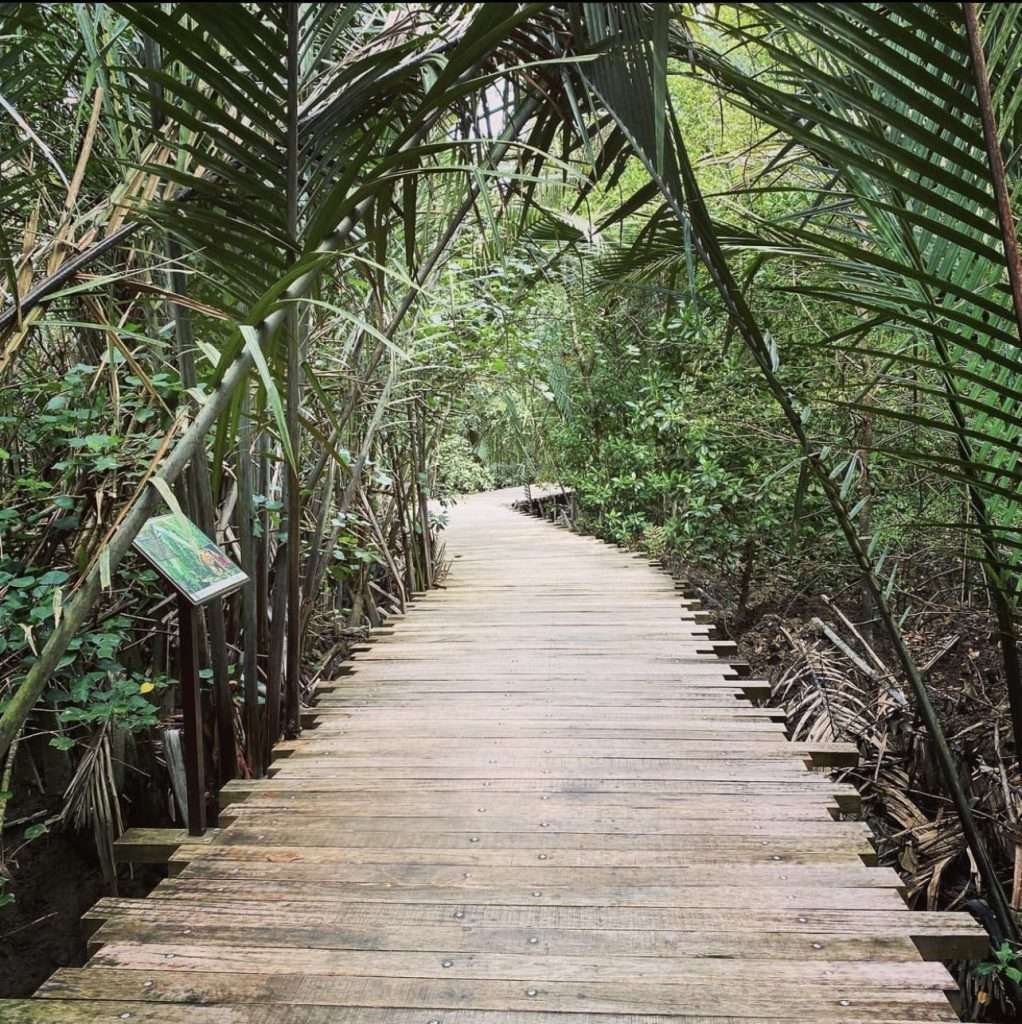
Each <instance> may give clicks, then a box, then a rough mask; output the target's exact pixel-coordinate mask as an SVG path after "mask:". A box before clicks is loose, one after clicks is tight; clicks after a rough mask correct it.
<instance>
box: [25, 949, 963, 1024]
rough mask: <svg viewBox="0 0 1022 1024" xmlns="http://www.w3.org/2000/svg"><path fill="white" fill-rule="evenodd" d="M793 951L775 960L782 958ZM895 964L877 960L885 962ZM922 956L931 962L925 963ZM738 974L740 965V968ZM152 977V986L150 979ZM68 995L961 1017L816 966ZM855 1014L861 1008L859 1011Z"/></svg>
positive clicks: (187, 983) (102, 976)
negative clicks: (736, 973)
mask: <svg viewBox="0 0 1022 1024" xmlns="http://www.w3.org/2000/svg"><path fill="white" fill-rule="evenodd" d="M783 962H784V961H775V962H772V964H771V966H776V964H778V963H783ZM884 966H886V965H885V964H884V963H882V962H877V963H875V964H873V965H872V967H873V968H874V969H875V970H876V971H877V972H878V974H879V972H881V971H882V969H883V968H884ZM918 966H926V965H923V964H920V965H918ZM732 977H733V975H732ZM146 981H148V982H150V983H151V984H150V986H149V988H148V989H144V988H143V985H144V984H145V982H146ZM51 994H52V995H55V996H56V997H57V998H60V999H70V998H82V999H90V1000H94V999H98V998H106V999H131V998H144V999H145V1000H146V1001H150V1002H170V1003H189V1004H191V1003H198V1004H200V1005H206V1006H208V1005H211V1004H218V1003H228V1004H231V1003H267V1004H271V1005H277V1004H282V1005H285V1006H329V1007H343V1006H373V1007H380V1008H389V1007H394V1006H404V1007H418V1008H420V1009H422V1010H430V1009H432V1008H434V1007H444V1008H446V1007H448V1006H451V1005H453V1006H457V1007H460V1008H468V1009H478V1010H496V1011H501V1010H519V1011H529V1010H531V1009H532V1008H533V1007H535V1006H540V1005H541V1006H542V1007H543V1009H544V1010H547V1011H554V1012H563V1011H571V1012H575V1013H578V1012H585V1013H617V1012H620V1010H621V1008H622V1006H627V1007H628V1009H629V1011H630V1012H631V1013H638V1014H650V1013H652V1014H680V1013H685V1014H690V1015H697V1014H705V1015H711V1016H713V1015H715V1016H718V1017H721V1016H728V1015H738V1016H742V1017H749V1016H757V1017H759V1016H780V1017H784V1016H790V1015H792V1013H793V1012H798V1010H799V1008H800V1007H801V1009H802V1011H803V1012H804V1011H805V1010H807V1009H808V1008H809V1007H810V1006H811V1007H812V1008H813V1010H814V1013H815V1016H816V1018H817V1020H821V1021H833V1020H842V1019H845V1020H847V1019H848V1015H847V1013H846V1012H845V1011H846V1009H847V1008H848V1007H850V1006H852V1005H853V1002H854V1006H855V1008H856V1012H857V1013H858V1014H860V1015H865V1014H869V1015H871V1016H873V1017H875V1018H876V1017H879V1018H881V1019H882V1018H883V1017H885V1016H887V1017H898V1016H904V1015H906V1014H910V1015H911V1016H912V1017H914V1018H915V1019H916V1020H928V1021H935V1020H944V1021H954V1020H957V1019H958V1018H957V1015H956V1014H955V1013H954V1011H953V1010H952V1009H951V1007H950V1004H949V1003H948V1002H947V999H946V998H945V996H944V992H943V988H942V987H941V985H940V984H938V983H935V982H934V981H932V980H931V979H929V978H928V977H926V978H925V979H923V980H921V982H920V984H919V985H918V986H911V987H910V986H906V985H904V984H900V983H899V984H892V985H890V986H887V985H884V984H883V982H882V977H878V979H877V982H876V983H871V984H864V983H863V982H862V981H860V980H858V979H854V980H853V979H849V980H847V981H843V982H842V981H839V980H837V979H832V978H830V977H827V976H823V977H820V976H817V977H816V978H814V979H813V980H812V981H809V980H807V979H806V977H805V972H804V971H801V970H798V971H796V972H795V976H794V977H793V978H791V980H787V981H785V980H781V979H779V978H773V979H772V980H771V982H770V984H769V985H766V986H756V985H754V984H752V983H746V984H743V985H741V986H736V985H728V984H721V983H720V981H719V979H718V980H716V982H715V980H714V979H713V978H712V976H711V977H708V978H698V979H694V980H692V981H691V982H688V983H684V984H672V985H657V984H652V983H636V982H632V983H620V984H619V983H607V982H599V981H589V982H587V983H585V984H584V985H581V984H578V983H573V982H555V981H544V980H543V979H542V975H541V974H540V975H539V976H537V977H535V978H532V977H529V978H518V979H514V980H499V981H489V980H485V981H477V980H474V979H470V978H459V977H457V976H456V975H455V974H453V973H449V974H448V975H447V976H445V977H441V978H417V977H416V978H402V977H371V978H358V977H347V976H318V975H306V974H284V975H278V974H263V975H250V974H236V973H235V974H229V973H226V972H202V971H174V970H172V969H168V968H164V969H162V970H159V971H155V970H154V971H137V970H130V969H123V970H122V969H108V968H102V967H93V968H88V969H75V968H63V969H61V970H59V971H57V972H56V973H55V974H54V976H53V977H52V978H51V979H50V980H49V981H47V982H46V983H44V985H43V986H42V987H41V988H40V990H39V995H40V996H41V997H42V998H46V997H48V996H50V995H51ZM853 1019H854V1018H853Z"/></svg>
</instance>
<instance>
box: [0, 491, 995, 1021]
mask: <svg viewBox="0 0 1022 1024" xmlns="http://www.w3.org/2000/svg"><path fill="white" fill-rule="evenodd" d="M508 500H510V498H509V495H508V494H507V493H498V494H497V495H484V496H480V497H477V498H473V499H470V500H467V501H465V502H464V503H463V504H461V505H459V506H458V507H457V509H456V510H455V512H454V514H453V516H452V522H451V528H450V531H449V538H448V554H449V555H450V556H451V557H452V558H453V569H452V572H451V574H450V576H449V578H448V580H447V583H446V586H445V588H444V589H442V590H439V591H435V592H432V593H430V594H428V595H426V596H423V597H421V598H420V599H419V600H418V601H416V603H415V606H414V610H412V611H411V612H410V613H409V615H408V616H407V617H406V618H405V619H404V620H402V621H401V622H400V623H399V624H398V625H397V626H396V627H395V628H394V629H393V631H392V632H388V633H387V634H386V635H385V636H384V637H383V638H381V639H379V640H378V641H377V642H375V643H374V644H373V645H372V646H371V647H370V648H369V649H368V650H367V651H366V652H364V653H362V654H361V655H360V656H359V657H358V658H357V660H356V662H355V663H354V665H353V668H352V671H351V672H350V673H349V674H347V675H345V676H343V677H342V678H341V679H339V680H338V681H337V682H336V683H334V684H332V685H330V686H329V687H327V688H326V689H324V690H323V691H322V695H321V697H320V699H319V701H318V704H317V705H316V708H315V710H314V713H312V715H311V716H310V721H309V724H310V725H311V726H312V727H311V728H309V729H308V730H307V731H306V732H305V733H304V734H303V736H302V737H301V739H299V740H298V741H296V742H294V743H291V744H285V745H283V747H282V748H281V750H280V752H279V753H280V755H286V756H280V757H279V758H278V760H276V761H275V763H274V769H273V773H272V777H271V778H269V779H266V780H262V781H257V782H250V781H246V782H234V783H231V784H230V785H229V786H228V788H227V790H226V791H225V793H224V799H225V801H227V803H228V807H227V811H228V815H227V821H226V823H225V827H224V828H223V829H222V831H221V832H220V833H218V834H217V835H216V837H215V838H214V839H213V841H212V842H208V843H201V844H200V843H196V844H192V845H185V846H182V847H181V848H180V849H179V850H178V851H177V852H176V853H175V854H174V856H173V859H172V868H174V869H176V870H175V872H174V873H172V877H170V878H168V879H167V880H166V881H164V882H162V883H160V884H159V885H158V886H157V887H156V888H155V889H154V891H153V892H152V894H151V895H150V896H149V897H148V898H146V899H135V900H129V899H105V900H102V901H101V902H100V904H98V905H97V907H96V908H95V909H94V910H93V911H92V912H91V913H90V915H89V916H90V918H91V919H92V920H93V921H95V922H97V923H99V928H98V930H97V931H96V932H95V935H94V937H93V954H92V957H91V959H90V960H89V962H88V964H87V965H86V966H85V967H83V968H80V969H65V970H60V971H58V972H57V973H56V974H54V975H53V977H52V978H51V980H50V981H48V982H47V983H46V984H44V985H43V986H42V988H41V989H40V991H39V993H38V995H37V997H36V998H34V999H30V1000H23V1001H18V1002H8V1003H5V1004H0V1019H2V1020H3V1021H4V1022H11V1024H42V1022H47V1024H50V1022H55V1021H60V1022H65V1024H82V1022H86V1021H88V1022H94V1021H110V1022H113V1021H117V1020H130V1021H133V1022H153V1024H155V1022H160V1024H163V1022H167V1024H213V1022H216V1024H618V1022H621V1024H624V1022H628V1024H655V1022H659V1021H664V1022H667V1021H677V1022H680V1024H696V1022H702V1024H710V1022H714V1024H727V1022H737V1021H741V1022H744V1024H748V1022H750V1021H759V1022H774V1024H781V1022H785V1024H798V1022H802V1024H820V1022H830V1021H860V1022H864V1021H885V1022H898V1021H945V1020H946V1021H953V1020H957V1019H958V1017H957V1015H956V1014H955V1013H954V1011H953V1010H952V1007H951V1004H950V1003H949V1001H948V999H947V996H946V994H945V993H946V992H948V991H950V990H952V989H953V987H954V986H953V981H952V978H951V976H950V975H949V974H948V972H947V971H946V970H945V968H944V966H943V965H942V964H940V963H938V962H933V961H935V960H937V959H939V958H942V957H945V958H949V957H955V956H969V955H983V952H984V948H985V944H984V940H983V936H982V933H981V932H980V930H979V928H978V927H977V926H976V925H974V924H973V923H972V921H971V919H970V918H968V917H967V916H965V915H958V914H942V913H929V914H928V913H916V912H910V911H909V910H907V909H906V908H905V905H904V903H903V901H902V898H901V896H900V895H899V889H898V884H899V883H898V877H897V876H896V874H895V873H894V872H893V871H891V870H890V869H887V868H878V867H873V866H870V864H871V862H872V859H873V849H872V846H871V843H870V839H869V834H868V831H867V828H866V826H865V825H863V824H860V823H858V822H856V821H852V820H844V819H843V818H840V817H839V812H840V811H847V810H849V809H851V808H854V807H855V805H856V794H855V792H854V791H853V790H851V789H849V788H848V787H843V786H840V785H838V784H835V783H834V782H832V781H830V780H829V779H828V778H827V777H826V776H825V775H822V774H820V773H818V772H817V773H813V772H810V771H809V770H808V769H807V767H806V763H805V762H806V759H807V757H808V756H810V754H811V753H814V752H812V751H809V750H807V749H806V748H804V747H801V746H798V745H796V744H791V743H788V742H787V741H786V739H785V734H784V726H783V723H782V722H781V721H779V720H778V719H779V716H778V713H777V712H776V711H775V710H770V709H766V708H759V707H756V706H754V705H753V704H752V703H751V702H750V701H749V700H748V699H746V697H745V696H744V693H745V690H743V687H745V688H746V689H748V688H749V687H751V686H752V685H753V684H749V683H747V682H746V681H744V680H742V679H740V678H739V677H738V676H737V674H736V673H735V672H734V671H733V670H732V669H731V667H730V666H729V665H728V664H727V663H726V662H723V661H721V660H720V658H718V656H717V654H716V653H715V650H714V647H713V646H712V645H711V644H710V643H709V642H708V641H707V638H706V632H705V630H704V629H703V628H702V627H700V626H699V625H698V624H697V623H696V619H695V616H694V614H693V612H692V610H691V609H690V608H689V607H688V606H687V604H686V602H685V601H683V600H681V599H680V597H679V595H678V592H677V591H676V590H675V588H674V586H673V584H672V581H671V580H670V579H669V578H668V577H667V576H666V575H664V574H663V573H660V572H658V571H656V570H655V569H653V568H650V567H649V566H647V565H646V564H645V563H644V562H643V561H642V560H639V559H636V558H635V557H633V556H630V555H628V554H626V553H624V552H621V551H618V550H616V549H614V548H612V547H608V546H606V545H603V544H601V543H599V542H597V541H596V540H592V539H588V538H583V537H579V536H576V535H573V534H571V533H569V532H568V531H566V530H561V529H557V528H555V527H553V526H550V525H548V524H544V523H541V522H539V521H537V520H535V519H530V518H528V517H526V516H523V515H520V514H518V513H515V512H513V511H511V510H510V509H509V508H507V507H506V502H507V501H508ZM818 756H819V757H820V758H821V759H822V760H824V761H826V760H827V759H830V760H832V761H833V760H834V759H840V758H842V757H843V756H845V751H844V750H843V749H842V748H840V747H832V748H826V749H822V750H821V751H819V752H818ZM924 958H925V959H924ZM928 961H929V962H928Z"/></svg>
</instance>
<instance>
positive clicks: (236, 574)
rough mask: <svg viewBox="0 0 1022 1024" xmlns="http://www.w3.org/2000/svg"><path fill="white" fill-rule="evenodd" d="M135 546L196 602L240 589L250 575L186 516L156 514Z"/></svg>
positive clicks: (138, 537) (144, 528)
mask: <svg viewBox="0 0 1022 1024" xmlns="http://www.w3.org/2000/svg"><path fill="white" fill-rule="evenodd" d="M134 543H135V547H136V548H137V549H138V551H139V552H141V554H142V555H144V556H145V558H146V559H147V560H148V561H150V562H151V563H152V564H153V567H154V568H155V569H157V570H158V571H159V572H160V573H162V574H163V575H164V576H165V577H166V578H167V579H168V580H169V581H170V583H172V584H173V585H174V587H175V588H176V589H177V590H178V591H179V592H180V593H181V594H183V595H184V596H185V597H186V598H187V599H188V600H189V601H191V602H192V604H203V603H204V602H206V601H208V600H209V599H210V598H213V597H218V596H220V595H223V594H226V593H229V592H230V591H232V590H237V589H238V587H240V586H241V585H242V584H243V583H244V582H245V581H246V580H247V579H248V576H247V575H246V574H245V573H243V572H242V571H241V569H239V568H238V567H237V566H236V565H235V564H234V563H233V562H232V561H231V560H230V558H228V557H227V555H226V554H225V553H224V552H223V551H222V550H221V549H220V548H219V547H217V545H216V544H214V543H213V541H211V540H210V539H209V537H207V536H206V535H205V534H204V533H203V532H202V531H201V530H200V529H199V528H198V527H197V526H196V525H195V524H194V523H193V522H191V520H189V519H186V518H185V517H184V516H183V515H178V514H171V515H165V516H154V517H153V518H152V519H150V520H149V521H148V522H147V523H146V524H145V526H143V527H142V529H141V530H139V533H138V536H137V537H136V538H135V542H134Z"/></svg>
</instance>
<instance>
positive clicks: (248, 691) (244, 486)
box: [235, 386, 263, 779]
mask: <svg viewBox="0 0 1022 1024" xmlns="http://www.w3.org/2000/svg"><path fill="white" fill-rule="evenodd" d="M250 403H251V396H250V394H249V389H248V387H247V386H246V387H245V388H244V390H243V392H242V396H241V409H240V413H239V417H238V505H237V509H236V512H235V515H236V516H237V523H238V541H239V544H240V546H241V567H242V569H244V570H245V572H246V573H247V574H248V582H247V583H246V584H245V586H244V587H243V588H242V592H241V616H242V627H241V631H242V682H243V687H244V690H243V692H244V694H245V759H246V761H247V762H248V768H249V771H250V772H251V774H252V776H253V778H257V779H258V778H261V777H262V774H263V748H262V743H261V739H260V733H261V729H260V715H259V608H258V604H259V601H258V593H257V574H258V571H259V569H258V567H257V555H256V542H255V535H254V531H253V528H252V527H253V523H252V517H253V511H254V507H253V500H252V499H253V486H252V484H253V477H254V473H253V465H252V419H251V415H250V412H249V406H250Z"/></svg>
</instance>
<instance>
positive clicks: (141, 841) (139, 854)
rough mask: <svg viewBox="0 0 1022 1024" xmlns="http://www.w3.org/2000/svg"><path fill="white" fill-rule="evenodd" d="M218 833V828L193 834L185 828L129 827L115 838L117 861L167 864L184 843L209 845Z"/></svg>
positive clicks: (115, 856)
mask: <svg viewBox="0 0 1022 1024" xmlns="http://www.w3.org/2000/svg"><path fill="white" fill-rule="evenodd" d="M219 834H220V830H219V829H216V828H211V829H209V830H207V832H206V834H205V835H203V836H193V835H190V834H189V832H188V829H186V828H129V829H127V830H126V831H124V832H122V833H121V835H120V837H119V838H118V839H115V840H114V859H115V860H116V861H117V863H118V864H166V863H168V862H169V860H170V858H171V856H172V855H173V854H174V852H175V851H176V850H177V848H178V847H179V846H181V845H182V844H183V843H187V844H188V845H189V846H193V847H194V846H196V845H204V844H205V845H208V844H211V843H214V842H216V839H217V836H218V835H219Z"/></svg>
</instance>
